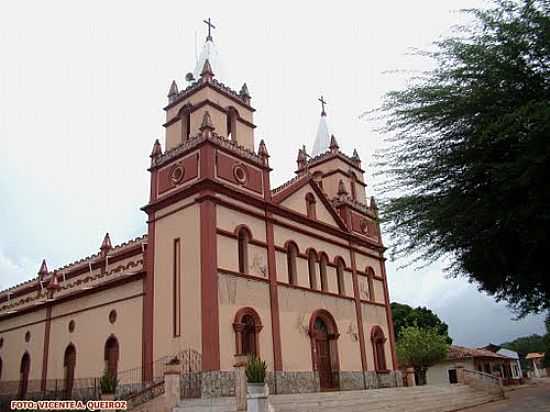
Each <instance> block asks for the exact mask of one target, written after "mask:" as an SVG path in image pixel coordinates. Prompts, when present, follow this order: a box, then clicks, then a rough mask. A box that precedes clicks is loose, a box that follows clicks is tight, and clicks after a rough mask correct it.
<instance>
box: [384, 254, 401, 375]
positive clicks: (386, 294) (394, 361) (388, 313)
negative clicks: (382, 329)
mask: <svg viewBox="0 0 550 412" xmlns="http://www.w3.org/2000/svg"><path fill="white" fill-rule="evenodd" d="M380 266H381V267H382V276H384V282H383V285H384V299H386V305H385V306H386V319H387V322H388V329H389V335H390V336H389V339H390V347H391V354H392V365H393V370H397V369H398V368H399V367H398V365H397V352H396V350H395V332H394V330H393V316H392V313H391V306H390V294H389V292H388V282H387V277H386V265H385V263H384V262H381V263H380Z"/></svg>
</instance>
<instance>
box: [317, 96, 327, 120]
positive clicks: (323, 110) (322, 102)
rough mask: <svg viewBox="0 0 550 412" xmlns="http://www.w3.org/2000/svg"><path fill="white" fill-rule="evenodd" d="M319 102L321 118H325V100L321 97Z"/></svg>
mask: <svg viewBox="0 0 550 412" xmlns="http://www.w3.org/2000/svg"><path fill="white" fill-rule="evenodd" d="M319 101H320V102H321V108H322V111H321V116H326V115H327V114H326V112H325V104H327V102H326V101H325V99H323V96H321V98H320V99H319Z"/></svg>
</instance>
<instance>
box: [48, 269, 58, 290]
mask: <svg viewBox="0 0 550 412" xmlns="http://www.w3.org/2000/svg"><path fill="white" fill-rule="evenodd" d="M60 287H61V286H60V285H59V279H58V278H57V272H53V274H52V277H51V278H50V281H49V282H48V285H47V286H46V288H47V289H48V290H55V289H59V288H60Z"/></svg>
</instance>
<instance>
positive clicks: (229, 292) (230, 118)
mask: <svg viewBox="0 0 550 412" xmlns="http://www.w3.org/2000/svg"><path fill="white" fill-rule="evenodd" d="M211 28H213V26H212V25H211V23H210V21H208V32H209V33H208V36H207V38H206V41H205V44H204V46H203V49H202V53H201V54H200V57H199V59H198V62H197V66H196V68H195V70H194V73H189V74H188V75H187V77H186V79H185V80H186V82H187V84H188V85H187V86H186V87H183V88H181V89H180V88H179V87H178V85H177V83H176V82H173V83H172V85H171V87H170V89H169V93H168V102H167V105H166V107H165V108H164V110H165V112H166V122H165V123H164V127H165V130H166V135H165V139H164V141H163V142H162V143H161V142H159V141H158V140H157V141H155V142H154V145H153V148H152V152H151V154H150V159H151V163H150V168H149V171H150V183H149V184H150V196H149V200H148V202H147V204H146V205H145V206H143V207H142V210H143V212H144V214H145V216H144V217H146V223H147V231H146V233H145V234H144V235H143V236H141V237H139V238H136V239H132V240H129V241H127V242H125V243H123V244H120V245H114V246H113V245H112V244H111V240H110V238H109V234H107V235H105V237H104V239H103V241H102V242H101V243H100V242H98V243H100V247H99V251H98V252H97V253H95V254H93V255H91V256H88V257H85V258H83V259H80V260H78V261H75V262H73V263H70V264H67V265H65V266H63V267H59V268H56V269H53V268H49V267H48V265H47V263H46V260H44V261H43V262H42V265H41V266H40V268H39V271H38V274H37V276H35V277H33V278H32V279H30V280H28V281H26V282H23V283H21V284H19V285H17V286H14V287H12V288H9V289H7V290H4V291H1V292H0V394H7V393H11V394H13V395H14V397H25V396H27V394H32V393H35V392H40V391H47V390H49V388H50V386H51V385H53V383H52V382H55V385H57V386H59V385H62V386H63V387H64V388H65V390H66V393H67V394H70V393H71V391H72V390H73V389H76V388H77V387H82V386H83V385H85V382H86V381H87V380H89V379H92V378H97V377H100V376H101V375H102V374H103V373H104V372H105V371H108V372H109V373H111V374H113V375H117V376H118V378H119V380H120V385H121V388H123V387H124V385H131V384H135V383H136V382H138V381H139V382H153V381H155V379H157V378H158V377H159V376H160V375H161V374H162V368H163V365H164V364H165V363H166V361H167V360H169V359H172V358H174V357H175V356H177V357H178V358H179V359H180V361H181V365H182V385H184V383H190V382H191V380H195V381H196V382H198V384H197V385H198V386H197V387H196V388H195V389H196V390H194V391H192V392H193V394H189V396H202V397H214V396H227V395H231V394H232V393H233V392H232V391H234V382H233V365H234V355H235V354H255V355H257V356H258V357H260V358H261V359H263V360H265V362H266V363H267V368H268V384H269V386H270V392H272V393H289V392H300V391H304V392H306V391H307V392H313V391H320V390H350V389H368V388H376V387H386V386H400V385H401V377H400V373H399V372H398V367H397V359H396V355H395V343H394V333H393V326H392V319H391V310H390V302H389V295H388V281H387V274H386V269H385V258H384V251H385V248H384V246H383V243H382V239H381V234H380V227H379V223H378V211H377V207H376V203H375V201H374V198H373V197H370V198H367V194H366V186H367V185H366V183H365V178H364V170H363V168H362V165H361V160H360V157H359V154H358V153H357V151H355V150H353V152H352V154H351V155H349V152H350V148H343V147H340V146H339V145H338V142H337V139H336V138H335V136H333V135H329V132H328V127H327V113H326V112H325V101H324V99H323V98H321V99H320V100H321V104H322V112H321V116H320V120H319V129H318V133H317V136H316V137H315V140H314V144H313V149H312V151H311V154H308V153H307V150H306V148H305V146H304V147H302V148H299V149H298V148H297V149H298V156H297V166H296V170H295V175H294V176H293V177H292V176H290V177H291V178H290V179H289V180H288V181H286V182H285V183H283V184H282V185H280V186H278V187H272V185H271V183H270V173H271V171H272V169H271V168H270V161H269V160H270V156H269V151H268V148H269V140H268V139H266V141H264V140H261V141H259V142H256V141H255V136H254V129H255V127H256V126H255V124H254V112H255V109H254V108H253V105H252V104H253V101H252V98H251V94H250V92H249V90H248V87H247V85H246V83H245V84H243V85H242V87H241V88H240V90H239V91H235V90H233V89H231V88H230V87H228V86H226V85H225V84H224V83H222V80H224V79H220V78H218V76H217V74H218V73H217V71H216V68H217V65H218V54H217V51H216V47H215V44H214V41H213V38H212V34H211V32H210V30H211ZM306 140H308V139H307V138H305V137H304V141H306ZM288 141H290V139H289V140H288ZM346 153H348V154H346ZM289 174H290V171H289ZM144 184H145V182H144ZM68 396H69V395H68Z"/></svg>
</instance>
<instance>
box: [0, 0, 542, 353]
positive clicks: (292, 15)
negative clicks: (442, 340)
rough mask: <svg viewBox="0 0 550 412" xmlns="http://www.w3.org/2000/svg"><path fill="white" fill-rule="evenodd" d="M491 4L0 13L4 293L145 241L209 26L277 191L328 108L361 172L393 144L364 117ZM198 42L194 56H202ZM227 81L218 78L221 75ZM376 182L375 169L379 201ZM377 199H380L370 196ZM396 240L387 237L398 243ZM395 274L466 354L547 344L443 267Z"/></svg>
mask: <svg viewBox="0 0 550 412" xmlns="http://www.w3.org/2000/svg"><path fill="white" fill-rule="evenodd" d="M484 4H485V3H484V2H482V1H479V0H460V1H459V0H453V1H450V0H437V1H436V0H434V1H428V0H423V1H416V2H410V1H396V0H389V1H385V2H366V1H365V2H347V1H339V2H326V3H325V2H296V1H293V2H290V1H281V0H279V1H276V2H258V1H256V2H237V1H232V2H229V1H221V2H216V1H208V2H184V1H156V2H138V1H131V2H130V1H117V2H113V1H98V0H95V1H87V2H85V1H79V2H74V1H57V0H50V1H48V2H42V1H25V0H23V1H18V2H3V3H2V4H1V5H0V51H1V54H0V59H1V60H0V147H1V148H2V154H3V155H2V163H1V165H0V172H1V173H0V199H1V201H0V216H2V225H1V230H0V288H2V289H3V288H5V287H8V286H11V285H13V284H15V283H18V282H20V281H23V280H26V279H28V278H30V277H33V276H34V275H35V273H36V271H37V270H38V267H39V264H40V261H41V259H42V258H43V257H46V258H47V261H48V264H49V266H50V268H54V267H57V266H61V265H64V264H65V263H68V262H70V261H73V260H76V259H78V258H80V257H83V256H87V255H89V254H92V253H95V252H96V251H97V250H98V248H99V244H100V242H101V239H102V237H103V235H104V233H105V232H106V231H109V232H110V233H111V237H112V239H113V242H117V243H119V242H123V241H125V240H127V239H128V238H131V237H135V236H138V235H141V234H142V233H145V214H144V213H143V212H141V211H140V210H139V207H140V206H142V205H144V204H145V203H146V201H147V196H148V187H149V180H148V173H147V171H146V168H147V166H148V161H149V158H148V155H149V153H150V150H151V147H152V143H153V141H154V139H155V138H157V137H158V138H161V141H163V137H164V132H163V128H162V126H161V125H162V123H163V121H164V112H163V110H162V107H163V106H164V105H165V104H166V102H167V100H166V94H167V91H168V87H169V85H170V82H171V81H172V80H173V79H175V80H176V81H178V83H179V84H180V86H181V85H182V84H184V83H185V81H184V76H185V74H186V73H187V72H189V71H192V70H193V68H194V64H195V45H196V43H197V44H198V45H197V47H198V48H199V51H200V46H201V44H202V42H203V40H204V37H205V34H206V27H205V25H204V24H203V23H202V20H203V19H204V18H207V17H208V16H210V17H211V18H212V19H213V22H214V24H215V25H216V30H215V31H214V40H215V42H216V44H217V47H218V49H219V51H220V54H221V57H222V62H223V77H221V78H220V80H221V81H223V82H225V83H227V84H228V85H230V86H233V87H234V88H239V87H240V86H241V84H242V83H243V82H244V81H246V82H247V84H248V87H249V90H250V92H251V94H252V99H253V100H252V101H253V105H254V106H255V107H256V109H257V112H256V115H255V123H256V124H257V125H258V128H257V129H256V141H257V142H258V141H259V138H264V139H265V141H266V143H267V145H268V149H269V151H270V154H271V156H272V157H271V165H272V166H273V167H274V169H275V170H274V171H273V173H272V181H273V184H274V185H277V184H279V183H282V182H283V181H285V180H287V179H289V178H290V177H292V172H293V170H294V167H295V159H296V153H297V149H298V146H299V145H301V144H306V145H307V146H308V147H311V145H312V143H313V137H314V134H315V131H316V127H317V123H318V118H319V113H320V107H319V103H318V101H317V98H318V97H319V96H320V95H321V94H322V95H324V96H325V98H326V99H327V101H328V106H327V111H328V115H329V118H328V119H329V126H330V128H331V131H332V132H333V133H334V134H335V135H336V136H337V138H338V142H339V143H340V147H341V149H342V150H344V151H346V152H347V153H351V152H352V150H353V148H357V150H358V151H359V153H360V155H361V157H362V159H363V164H364V165H369V163H370V162H371V160H372V154H373V153H374V152H375V151H376V150H377V148H380V147H381V144H382V141H383V138H384V136H382V135H380V134H377V133H376V132H375V131H374V130H373V129H374V126H375V125H373V124H372V123H369V122H367V121H365V120H364V119H360V117H359V116H360V114H361V113H363V112H364V111H366V110H369V109H373V108H375V107H377V105H378V104H379V103H380V101H381V98H382V95H383V94H384V93H385V92H387V91H389V90H391V89H395V88H399V87H402V86H403V85H405V84H406V79H407V77H408V76H409V75H410V74H411V73H412V72H414V71H415V70H423V69H426V68H429V67H430V62H427V61H425V60H423V59H420V58H418V57H412V56H411V55H410V51H411V49H413V48H428V47H430V43H431V42H432V41H433V40H435V39H437V38H438V37H439V36H441V35H444V34H445V33H447V32H448V30H449V27H450V26H452V25H454V24H458V23H461V22H463V21H464V17H463V16H461V15H460V13H457V9H460V8H468V7H477V6H480V5H481V6H483V5H484ZM195 39H197V42H195ZM220 70H221V68H220ZM372 173H373V169H372V167H368V166H367V178H368V179H369V188H368V189H369V190H370V193H371V194H376V193H375V190H374V188H373V186H374V185H373V184H372V183H374V181H373V177H372ZM373 192H374V193H373ZM386 239H388V237H387V236H386ZM404 264H405V262H400V261H397V262H390V263H389V265H388V276H389V278H390V295H391V297H392V300H396V301H399V302H404V303H408V304H411V305H415V306H416V305H425V306H428V307H430V308H431V309H433V310H434V311H435V312H436V313H437V314H438V315H439V316H440V317H441V318H442V319H443V320H444V321H446V322H447V323H448V324H449V326H450V333H451V335H452V336H453V337H454V338H455V342H456V343H459V344H464V345H483V344H486V343H488V342H489V341H491V342H495V343H500V342H501V341H503V340H507V339H512V338H514V337H517V336H522V335H526V334H531V333H542V332H543V322H542V317H540V316H538V317H536V316H533V317H528V318H526V319H523V320H521V321H514V320H512V318H513V314H511V313H510V312H509V311H508V310H507V308H506V306H505V305H504V304H497V303H495V302H494V300H493V299H492V298H490V297H488V296H485V295H482V294H480V293H479V292H477V289H476V288H475V286H473V285H469V284H468V283H467V282H466V281H465V280H463V279H451V280H450V279H446V278H445V275H444V273H443V266H444V265H443V264H441V265H439V264H434V265H431V266H429V267H427V268H424V269H422V270H415V269H414V268H411V267H403V265H404Z"/></svg>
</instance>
